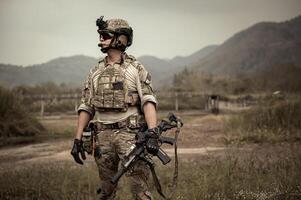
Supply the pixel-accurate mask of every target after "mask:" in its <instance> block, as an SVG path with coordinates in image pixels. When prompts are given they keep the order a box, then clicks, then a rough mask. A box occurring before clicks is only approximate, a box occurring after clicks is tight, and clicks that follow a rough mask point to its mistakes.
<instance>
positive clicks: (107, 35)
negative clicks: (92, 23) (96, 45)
mask: <svg viewBox="0 0 301 200" xmlns="http://www.w3.org/2000/svg"><path fill="white" fill-rule="evenodd" d="M98 32H99V37H100V38H102V39H103V40H109V39H112V38H113V37H114V34H112V33H109V32H103V31H98Z"/></svg>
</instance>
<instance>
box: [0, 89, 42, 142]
mask: <svg viewBox="0 0 301 200" xmlns="http://www.w3.org/2000/svg"><path fill="white" fill-rule="evenodd" d="M43 131H44V128H43V126H42V125H41V124H40V123H39V122H38V120H37V119H36V118H34V117H33V116H32V115H31V114H29V112H28V110H27V108H26V105H23V104H21V101H20V100H19V98H18V97H17V95H15V94H14V93H12V92H11V91H9V90H7V89H4V88H1V87H0V136H2V137H10V136H32V135H35V134H37V133H41V132H43Z"/></svg>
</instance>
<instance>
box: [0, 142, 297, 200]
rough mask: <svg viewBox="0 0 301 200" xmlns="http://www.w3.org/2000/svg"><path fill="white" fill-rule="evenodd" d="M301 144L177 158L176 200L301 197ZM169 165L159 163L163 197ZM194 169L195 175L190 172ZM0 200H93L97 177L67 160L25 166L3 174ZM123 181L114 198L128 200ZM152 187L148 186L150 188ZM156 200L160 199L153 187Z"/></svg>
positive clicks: (91, 169)
mask: <svg viewBox="0 0 301 200" xmlns="http://www.w3.org/2000/svg"><path fill="white" fill-rule="evenodd" d="M300 150H301V149H300V146H299V145H293V144H292V145H275V146H271V145H269V146H257V147H256V148H252V149H249V150H238V149H236V148H231V149H229V150H227V151H226V152H224V153H220V154H215V153H212V154H207V155H203V156H193V157H181V158H180V160H181V163H180V172H179V181H178V189H177V192H176V195H175V199H183V200H186V199H191V200H199V199H205V200H207V199H208V200H209V199H229V200H230V199H231V200H232V199H233V200H236V199H237V200H239V199H254V200H255V199H256V200H257V199H262V200H268V199H277V198H276V197H277V196H282V197H285V198H278V199H293V198H289V196H292V195H295V196H296V195H297V197H296V198H295V199H297V198H301V181H300V180H301V171H300V168H301V151H300ZM171 169H172V166H171V165H170V166H161V165H160V164H159V163H157V171H158V175H159V177H160V178H161V183H162V185H163V187H164V190H165V192H166V190H167V185H168V183H169V179H170V176H171ZM192 169H193V170H192ZM0 176H1V181H0V199H97V196H96V193H95V191H96V190H97V188H98V175H97V169H96V166H95V164H94V162H86V163H85V165H84V166H79V165H76V164H75V163H73V162H71V161H56V162H52V161H51V160H49V161H48V162H43V163H36V164H27V165H23V167H22V168H20V169H18V170H16V169H15V167H13V166H12V167H11V168H6V169H1V172H0ZM127 185H128V184H127V179H126V178H122V180H121V183H120V185H119V192H118V198H117V199H120V200H121V199H122V200H129V199H132V197H131V194H130V192H129V188H128V186H127ZM151 185H152V184H151ZM152 193H153V194H154V196H155V199H160V197H159V196H158V195H157V194H156V192H155V188H154V187H152Z"/></svg>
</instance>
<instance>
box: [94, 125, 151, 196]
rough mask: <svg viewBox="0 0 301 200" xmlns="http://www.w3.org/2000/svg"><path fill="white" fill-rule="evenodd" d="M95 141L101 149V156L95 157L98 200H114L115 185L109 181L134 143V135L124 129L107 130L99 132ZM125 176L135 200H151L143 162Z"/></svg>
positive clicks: (146, 172) (146, 171)
mask: <svg viewBox="0 0 301 200" xmlns="http://www.w3.org/2000/svg"><path fill="white" fill-rule="evenodd" d="M97 140H98V141H97V143H98V145H99V147H100V149H101V156H100V157H95V161H96V164H97V166H98V170H99V177H100V189H101V192H100V199H114V197H115V194H116V188H117V185H114V184H112V183H111V182H110V181H111V179H112V177H113V176H114V175H115V174H116V172H117V171H118V165H119V162H120V161H121V162H122V161H123V160H124V157H125V155H126V154H127V153H128V151H129V149H130V147H131V146H132V145H133V144H134V143H135V133H133V132H132V133H131V132H129V131H127V130H126V129H122V130H109V129H108V130H104V131H101V132H99V133H98V135H97ZM127 175H128V177H129V181H130V187H131V192H132V194H133V195H134V198H135V199H136V200H144V199H145V200H152V199H153V198H152V195H151V193H150V192H149V190H148V184H147V180H148V177H149V169H148V168H147V166H146V165H145V164H144V162H142V161H141V162H138V163H137V164H136V165H135V166H134V168H133V170H131V172H130V173H128V174H127Z"/></svg>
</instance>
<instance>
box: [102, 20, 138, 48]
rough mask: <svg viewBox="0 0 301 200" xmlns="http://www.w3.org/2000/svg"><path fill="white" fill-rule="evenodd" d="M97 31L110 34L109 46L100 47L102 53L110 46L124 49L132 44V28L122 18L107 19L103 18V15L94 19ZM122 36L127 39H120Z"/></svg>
mask: <svg viewBox="0 0 301 200" xmlns="http://www.w3.org/2000/svg"><path fill="white" fill-rule="evenodd" d="M96 26H97V27H98V30H97V32H98V33H99V34H104V33H108V34H111V35H112V41H111V44H110V45H109V47H106V48H101V51H102V52H103V53H106V52H107V51H108V50H109V49H110V48H115V49H119V50H121V51H125V50H126V48H127V47H129V46H131V45H132V42H133V29H132V28H131V27H130V26H129V24H128V22H127V21H126V20H123V19H109V20H103V16H101V17H100V18H98V19H97V20H96ZM123 36H126V37H127V40H124V39H122V37H123Z"/></svg>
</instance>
